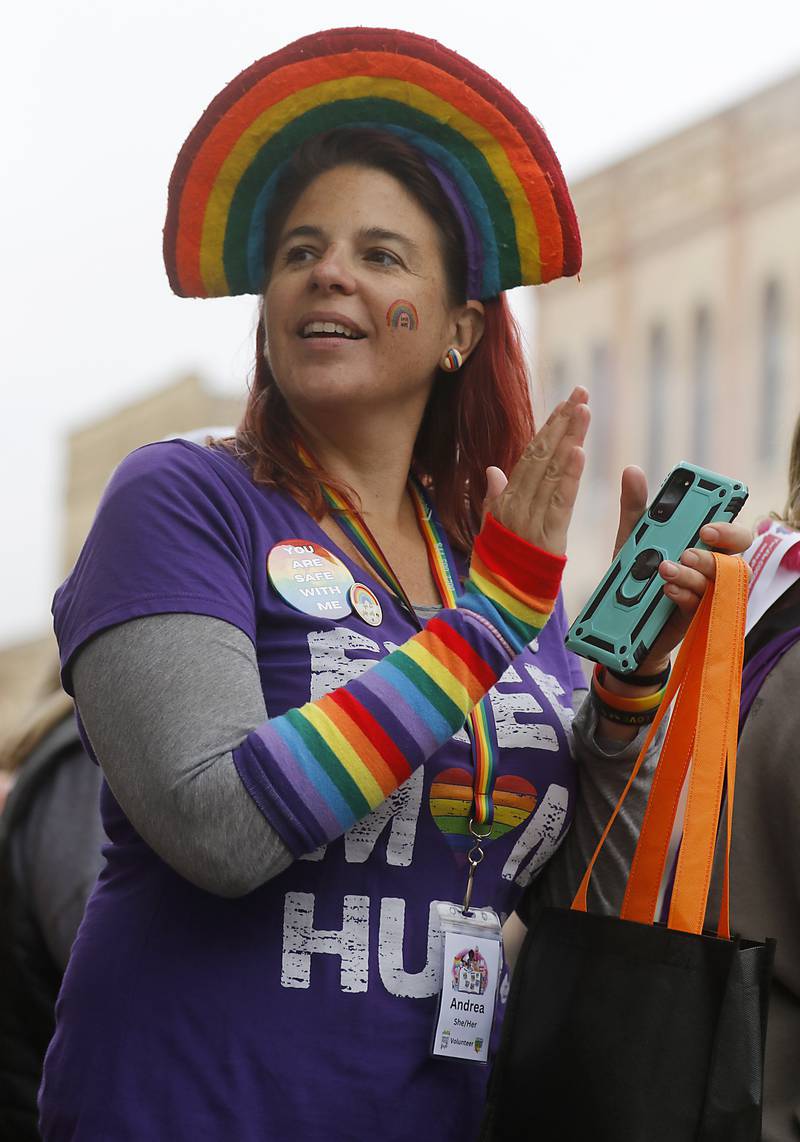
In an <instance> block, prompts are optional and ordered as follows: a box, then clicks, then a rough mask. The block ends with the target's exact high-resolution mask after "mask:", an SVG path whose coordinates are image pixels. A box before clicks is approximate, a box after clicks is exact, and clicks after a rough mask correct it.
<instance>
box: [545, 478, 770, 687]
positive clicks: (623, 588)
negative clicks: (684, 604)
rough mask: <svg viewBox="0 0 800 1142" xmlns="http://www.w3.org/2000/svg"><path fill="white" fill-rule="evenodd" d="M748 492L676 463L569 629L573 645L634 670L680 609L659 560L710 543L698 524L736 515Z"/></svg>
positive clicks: (731, 482) (620, 667) (594, 657)
mask: <svg viewBox="0 0 800 1142" xmlns="http://www.w3.org/2000/svg"><path fill="white" fill-rule="evenodd" d="M678 494H679V495H680V496H681V498H680V500H679V502H677V503H676V504H675V505H674V506H673V503H672V501H673V499H674V498H675V496H676V495H678ZM748 494H749V492H748V488H747V485H746V484H743V483H741V482H740V481H734V480H730V479H728V478H727V477H726V476H720V475H719V474H718V473H717V472H709V471H708V470H707V469H705V468H698V467H697V466H696V465H695V464H689V463H687V462H686V461H681V463H680V464H678V465H676V467H675V468H673V469H672V471H671V472H670V473H669V475H668V476H667V477H666V479H665V480H664V482H663V483H662V485H661V487H660V488H659V490H658V492H657V494H656V496H655V497H654V499H653V501H652V502H651V504H650V505H649V507H648V508H647V511H646V512H645V513H644V515H643V516H642V517H641V518H640V519H639V521H638V522H637V524H636V526H635V527H634V529H633V531H632V532H631V534H630V536H629V537H628V539H627V540H626V542H625V543H624V544H623V546H622V547H621V548H620V550H619V551H618V553H617V555H616V558H615V559H614V562H613V563H612V564H611V566H610V567H609V569H608V571H607V572H606V573H605V575H604V576H603V578H602V580H601V582H600V583H599V585H598V586H597V587H596V589H595V590H594V591H593V592H592V595H591V596H590V598H589V600H588V602H587V603H586V605H585V606H584V607H583V608H582V610H581V612H580V614H579V615H578V617H577V618H576V619H575V622H574V623H573V624H572V626H571V627H570V628H569V631H568V632H567V636H566V639H565V640H564V641H565V642H566V645H567V646H568V647H569V649H570V650H574V651H575V653H576V654H580V655H581V656H582V657H583V658H591V659H592V660H593V661H595V662H601V663H603V665H605V666H610V667H611V668H612V669H613V670H618V671H619V672H620V673H622V674H629V673H631V672H633V671H634V670H636V669H637V667H638V666H639V664H640V663H641V662H643V661H644V659H645V657H646V655H647V654H648V653H649V651H650V648H651V646H652V645H653V643H654V642H655V640H656V638H657V637H658V635H659V634H660V633H661V630H662V629H663V627H664V624H665V623H666V621H667V619H668V618H669V616H670V615H671V614H672V611H673V610H674V609H675V604H674V603H673V602H672V601H671V600H670V599H668V598H667V597H666V595H665V594H664V592H663V590H662V588H663V586H664V581H663V580H662V579H661V578H660V576H659V574H658V566H659V564H660V563H661V561H662V560H664V559H671V560H672V561H673V562H677V561H678V559H679V558H680V556H681V555H682V554H683V552H684V551H685V550H686V548H687V547H703V548H704V547H706V546H707V545H706V544H704V543H702V542H701V541H700V539H699V532H700V528H701V527H703V526H704V525H705V524H707V523H712V522H713V521H714V520H721V521H725V522H728V521H730V520H732V519H734V518H735V517H736V516H737V515H738V513H739V512H740V511H741V509H742V507H743V505H744V503H745V500H746V499H747V496H748ZM665 517H666V518H665Z"/></svg>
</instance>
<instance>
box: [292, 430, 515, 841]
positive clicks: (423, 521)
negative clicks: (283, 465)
mask: <svg viewBox="0 0 800 1142" xmlns="http://www.w3.org/2000/svg"><path fill="white" fill-rule="evenodd" d="M296 448H297V452H298V455H299V456H300V459H301V460H303V462H304V463H305V464H306V465H307V466H308V467H309V468H312V469H317V470H318V467H319V466H318V465H317V464H316V463H315V461H314V458H313V457H312V456H311V454H310V452H309V451H308V450H307V449H306V447H305V446H304V445H303V444H301V443H300V442H299V441H298V442H296ZM319 483H320V487H321V489H322V494H323V496H324V497H325V501H326V503H327V504H328V506H329V507H331V508H332V509H333V511H334V513H335V516H334V518H335V520H336V523H337V524H338V525H339V527H340V528H341V529H342V531H343V532H344V533H345V535H346V536H347V537H348V539H349V540H350V541H351V542H352V543H353V545H354V547H355V548H356V550H357V551H359V552H360V554H361V555H362V556H363V557H364V559H365V560H366V561H367V563H368V564H369V566H370V568H371V569H372V571H373V572H374V573H375V576H376V578H377V579H378V580H379V581H380V582H381V583H382V584H383V585H384V587H386V589H387V590H388V591H389V592H390V593H391V594H393V595H394V596H395V597H396V598H397V600H398V602H400V604H401V605H402V606H403V608H404V610H406V611H407V612H408V614H409V617H410V618H411V620H412V622H413V623H414V624H415V625H416V626H417V627H418V628H419V629H420V630H421V629H422V627H421V624H420V621H419V619H418V618H417V615H416V612H415V611H414V607H413V606H412V604H411V602H410V600H409V598H408V595H407V594H406V592H405V591H404V590H403V586H402V584H401V582H400V580H399V579H398V578H397V576H396V575H395V573H394V571H393V569H392V565H391V564H390V563H389V560H388V559H387V558H386V556H385V555H384V553H383V551H382V550H381V547H380V544H379V543H378V541H377V539H376V538H375V536H374V535H373V534H372V532H371V531H370V529H369V528H368V527H367V524H366V523H365V522H364V520H363V518H362V517H361V515H359V513H358V512H357V511H356V509H355V508H354V507H353V505H352V504H351V503H350V501H349V500H348V499H346V498H345V497H344V496H343V495H341V493H339V492H337V491H334V489H333V488H331V487H329V486H328V484H326V483H325V481H324V480H320V481H319ZM408 490H409V493H410V495H411V502H412V503H413V505H414V511H415V512H416V516H417V524H418V525H419V529H420V531H421V532H422V538H423V539H424V540H425V548H426V550H427V553H428V564H429V566H430V569H431V574H432V575H433V580H434V582H435V584H436V589H437V590H438V592H439V596H440V598H441V600H442V604H443V606H445V607H448V608H451V607H455V605H456V595H457V592H456V582H457V578H456V574H455V572H454V569H453V566H452V564H451V562H450V559H449V558H448V552H447V547H446V545H445V542H444V531H443V528H442V525H441V524H440V523H439V521H438V519H437V518H436V515H435V513H434V511H433V507H432V505H431V504H430V502H429V501H428V499H427V497H426V495H425V492H424V491H423V489H422V487H421V485H420V484H419V483H418V482H417V481H416V480H415V479H413V478H412V479H410V480H409V483H408ZM467 728H468V732H469V737H470V742H471V744H472V757H473V761H474V767H475V773H474V778H473V786H472V818H471V821H470V832H471V833H472V835H473V837H475V838H476V839H478V838H479V837H483V838H486V837H488V836H489V834H490V833H491V829H492V823H493V820H494V802H493V800H492V791H493V789H494V782H495V776H496V773H497V762H498V745H497V733H496V731H495V724H494V714H493V712H492V703H491V699H490V698H489V696H488V694H487V695H486V697H484V698H482V699H481V701H480V702H479V703H478V705H477V706H475V708H474V709H473V710H472V712H471V713H470V715H469V717H468V719H467Z"/></svg>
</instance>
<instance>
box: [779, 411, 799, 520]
mask: <svg viewBox="0 0 800 1142" xmlns="http://www.w3.org/2000/svg"><path fill="white" fill-rule="evenodd" d="M782 521H783V523H785V524H787V526H788V527H793V528H794V529H795V530H796V531H800V416H798V418H797V423H796V424H795V426H794V435H793V436H792V447H791V451H790V452H789V497H788V499H787V500H786V507H785V508H784V509H783V516H782Z"/></svg>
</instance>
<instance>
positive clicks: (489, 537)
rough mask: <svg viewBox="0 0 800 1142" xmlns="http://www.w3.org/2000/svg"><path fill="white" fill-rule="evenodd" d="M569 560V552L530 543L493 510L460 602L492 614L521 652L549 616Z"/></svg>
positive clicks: (489, 616) (475, 550) (488, 616)
mask: <svg viewBox="0 0 800 1142" xmlns="http://www.w3.org/2000/svg"><path fill="white" fill-rule="evenodd" d="M566 562H567V560H566V557H565V556H563V555H553V554H552V552H550V551H545V550H543V548H541V547H537V546H536V545H535V544H533V543H528V541H527V540H525V539H522V538H521V537H520V536H518V535H516V534H515V533H514V532H513V531H509V530H508V528H507V527H504V525H503V524H501V523H500V522H499V521H498V520H496V519H495V518H494V516H493V515H492V514H491V513H489V514H487V516H486V519H485V521H484V524H483V527H482V529H481V531H480V534H479V535H478V536H477V538H476V540H475V544H474V546H473V549H472V559H471V560H470V566H469V579H468V580H467V582H466V584H465V588H464V594H463V595H462V596H461V598H460V599H459V605H460V606H463V607H467V608H469V609H471V610H475V611H477V612H478V613H479V614H481V615H482V616H483V617H484V618H486V619H488V621H489V622H491V623H492V624H493V625H494V626H496V627H497V629H498V631H499V633H500V634H501V635H502V637H503V639H504V640H505V641H506V642H508V643H509V645H510V646H511V647H512V648H513V649H514V650H515V651H516V652H517V653H519V652H520V651H521V650H523V649H524V647H525V646H527V645H528V643H529V642H532V641H533V639H534V638H536V637H537V635H539V634H540V633H541V631H542V629H543V627H544V625H545V623H546V622H547V620H548V619H549V617H550V615H551V613H552V611H553V607H554V606H555V602H556V598H557V596H558V591H559V587H560V585H561V575H562V573H563V571H564V567H565V565H566Z"/></svg>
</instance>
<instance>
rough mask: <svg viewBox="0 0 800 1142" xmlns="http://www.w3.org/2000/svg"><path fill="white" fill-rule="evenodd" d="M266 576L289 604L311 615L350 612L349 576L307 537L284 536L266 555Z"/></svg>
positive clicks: (337, 615) (328, 616)
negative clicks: (285, 537)
mask: <svg viewBox="0 0 800 1142" xmlns="http://www.w3.org/2000/svg"><path fill="white" fill-rule="evenodd" d="M267 575H268V576H269V581H270V583H271V584H272V586H273V587H274V588H275V590H276V591H277V592H278V594H279V595H280V596H281V598H282V599H284V600H285V601H286V602H287V603H288V604H289V605H290V606H292V607H295V608H296V609H297V610H298V611H303V613H304V614H306V615H312V616H313V617H314V618H317V617H320V618H326V619H339V618H342V617H343V616H344V615H349V614H350V612H351V607H350V600H349V592H350V588H351V587H352V586H353V582H354V580H353V576H352V575H351V574H350V572H349V571H348V570H347V568H346V567H345V565H344V563H342V561H341V559H337V557H336V556H335V555H331V553H330V551H328V550H326V548H324V547H321V546H320V545H319V544H318V543H310V542H309V541H308V540H307V539H284V540H282V541H281V542H280V543H276V544H275V546H274V547H273V548H272V550H271V551H270V553H269V555H268V556H267Z"/></svg>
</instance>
